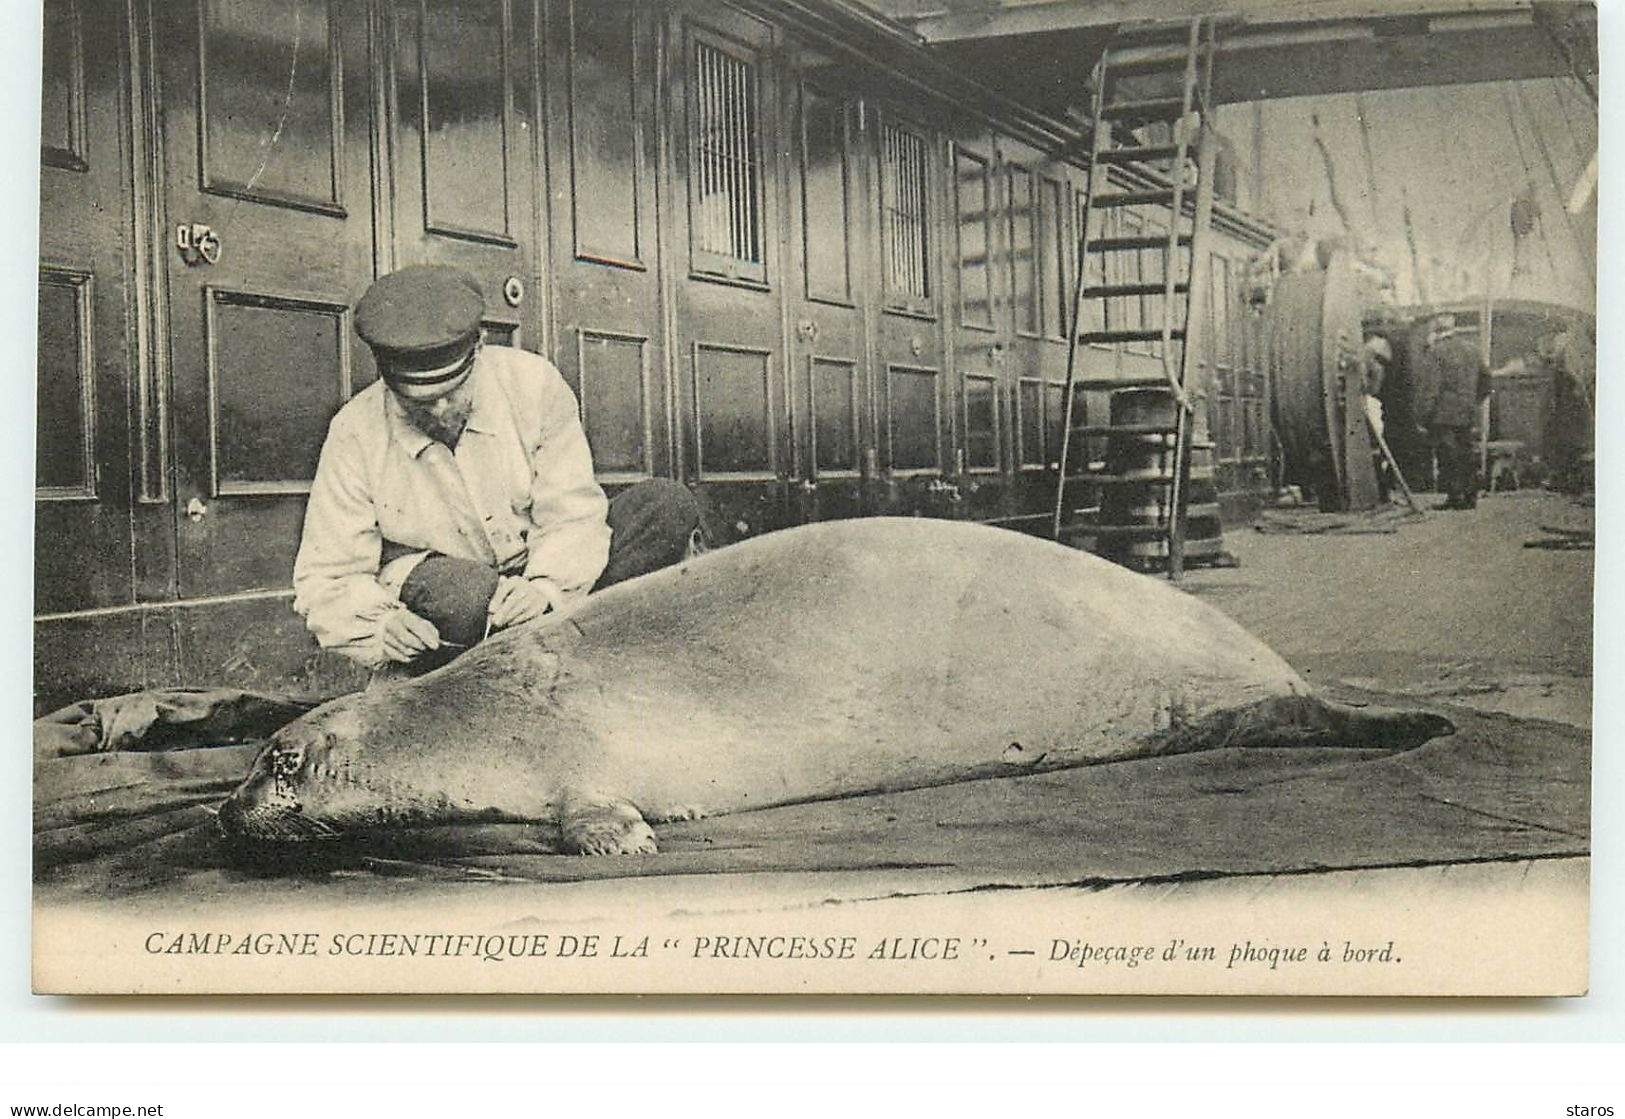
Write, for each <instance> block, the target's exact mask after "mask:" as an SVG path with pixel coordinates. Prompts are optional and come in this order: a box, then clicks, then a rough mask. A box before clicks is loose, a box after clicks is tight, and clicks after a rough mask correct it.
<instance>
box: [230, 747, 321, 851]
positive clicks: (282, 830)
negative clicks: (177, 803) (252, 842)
mask: <svg viewBox="0 0 1625 1119" xmlns="http://www.w3.org/2000/svg"><path fill="white" fill-rule="evenodd" d="M304 764H305V748H304V746H303V745H302V744H301V743H299V742H297V741H286V740H278V739H275V738H273V739H272V740H271V744H270V745H269V746H267V747H266V748H265V749H264V750H262V751H261V752H260V755H259V757H258V758H256V759H255V760H254V767H253V769H251V770H250V771H249V773H248V776H247V777H246V778H244V780H243V783H242V784H241V785H238V786H237V788H236V790H235V791H234V792H233V793H232V794H231V796H230V797H229V798H227V800H226V802H225V803H224V804H222V805H221V806H220V810H219V812H218V814H217V815H216V817H215V819H216V822H217V823H218V825H219V828H220V831H221V832H222V833H223V834H224V835H225V836H227V837H228V838H233V839H259V840H277V841H291V840H306V839H318V838H324V837H326V836H331V835H334V834H336V833H335V831H334V829H333V828H332V827H330V826H328V825H327V824H324V823H322V822H321V821H319V820H315V819H312V818H311V817H309V816H307V815H306V814H305V812H304V805H303V804H302V803H301V797H300V794H299V787H300V778H301V771H302V770H303V768H304Z"/></svg>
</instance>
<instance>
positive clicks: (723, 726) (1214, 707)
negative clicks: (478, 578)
mask: <svg viewBox="0 0 1625 1119" xmlns="http://www.w3.org/2000/svg"><path fill="white" fill-rule="evenodd" d="M1453 729H1454V728H1453V727H1452V726H1451V724H1450V723H1449V721H1448V720H1446V719H1444V718H1442V717H1440V716H1438V715H1434V714H1431V713H1427V712H1420V711H1379V710H1376V709H1369V708H1368V709H1356V708H1351V707H1346V706H1340V705H1336V704H1332V703H1328V702H1325V701H1322V700H1320V699H1317V698H1315V697H1314V696H1313V695H1311V694H1310V691H1309V688H1308V686H1307V685H1306V684H1305V683H1304V681H1303V680H1302V679H1301V678H1300V677H1299V676H1298V675H1297V674H1296V673H1295V672H1294V671H1293V670H1292V669H1291V668H1290V667H1289V666H1288V665H1287V664H1286V663H1285V662H1284V661H1283V660H1281V658H1280V657H1279V656H1277V655H1276V654H1275V653H1274V652H1272V651H1271V650H1270V649H1269V648H1267V647H1266V646H1265V645H1264V644H1262V643H1261V642H1260V641H1258V640H1257V639H1256V638H1254V637H1252V636H1251V635H1250V634H1248V633H1247V632H1246V631H1245V630H1243V629H1242V628H1241V627H1240V626H1238V625H1237V624H1236V623H1235V622H1233V621H1231V620H1230V619H1229V618H1227V617H1225V616H1224V615H1223V614H1221V613H1219V612H1218V611H1217V610H1215V609H1213V608H1212V607H1210V606H1208V605H1207V604H1205V603H1203V602H1201V601H1199V600H1197V599H1195V598H1193V597H1191V596H1189V595H1187V594H1185V593H1182V592H1180V591H1178V590H1175V589H1173V588H1172V587H1170V586H1168V585H1167V584H1166V583H1164V582H1161V581H1159V580H1156V579H1153V578H1148V577H1146V576H1143V575H1137V574H1134V573H1132V572H1129V571H1127V570H1124V569H1123V568H1120V567H1117V566H1115V565H1113V564H1110V563H1107V562H1106V561H1104V560H1101V559H1098V558H1096V557H1093V556H1090V555H1087V554H1084V553H1081V552H1077V551H1073V550H1071V549H1069V548H1065V547H1062V546H1060V545H1057V544H1053V543H1049V542H1047V541H1042V540H1037V539H1033V538H1031V537H1026V536H1022V535H1019V534H1016V533H1013V532H1008V531H1004V530H1000V529H994V528H986V527H982V526H977V525H967V524H958V523H952V522H946V521H934V520H926V519H908V520H903V519H869V520H855V521H838V522H828V523H824V524H816V525H808V526H805V527H801V528H795V529H789V530H786V531H784V532H777V533H770V534H768V535H765V536H762V537H760V538H757V539H755V540H751V541H747V542H745V543H741V544H737V545H735V546H732V547H729V548H726V549H723V550H721V551H718V552H713V553H711V554H709V555H703V556H699V557H696V558H694V559H693V560H691V561H689V562H687V563H685V564H683V565H681V566H679V567H674V568H668V569H666V570H664V571H659V572H656V573H654V574H652V575H648V576H645V577H643V578H640V579H635V580H632V581H630V582H628V583H625V584H622V585H620V586H616V587H614V588H612V589H610V590H607V591H604V592H603V593H601V594H597V595H594V596H593V597H592V598H590V599H588V600H587V602H586V603H585V604H584V605H583V606H582V608H581V609H580V610H578V611H577V612H575V613H574V614H573V615H570V616H568V617H564V618H546V619H542V620H540V621H537V622H534V623H531V624H529V625H526V626H523V627H519V628H517V629H515V630H513V631H510V632H508V633H505V634H502V635H500V636H498V637H496V638H494V639H492V640H490V641H488V642H486V643H484V644H482V645H480V646H478V647H477V648H475V649H473V650H471V651H470V652H468V653H467V654H465V655H464V656H462V657H461V658H459V659H458V660H457V661H455V662H453V663H452V664H450V665H448V666H447V667H445V668H442V669H439V670H438V671H435V672H432V673H430V674H428V675H425V676H423V677H421V678H419V679H417V680H412V681H405V682H401V683H397V684H391V685H387V686H384V687H378V688H373V689H370V690H368V691H366V692H362V693H358V694H355V695H351V696H346V697H343V698H341V699H338V700H335V701H333V702H332V703H329V704H326V705H324V706H322V707H320V708H317V709H316V710H315V711H312V712H311V713H309V714H308V715H306V716H304V717H303V718H301V719H299V720H298V721H296V722H294V723H291V724H289V725H288V726H286V727H284V728H283V729H282V730H280V731H279V732H278V733H277V734H276V735H275V736H274V737H273V739H272V740H271V742H270V743H269V745H268V746H267V747H266V749H265V750H264V751H263V752H262V753H261V755H260V756H259V758H258V759H257V761H256V762H255V764H254V767H253V769H252V771H251V772H250V774H249V775H248V777H247V779H246V780H245V781H244V782H243V784H242V785H241V787H239V788H238V789H237V791H236V792H235V793H233V794H232V796H231V798H230V799H229V800H228V801H227V802H226V803H225V804H224V805H223V806H222V808H221V810H220V814H219V820H220V825H221V827H222V829H223V830H224V831H225V832H226V834H227V835H228V836H233V837H241V838H245V839H249V840H253V841H271V842H272V843H279V842H282V841H287V842H294V841H300V840H310V839H315V838H321V837H330V836H338V835H356V834H368V833H376V832H380V831H388V830H391V829H398V828H407V827H413V826H419V825H430V824H447V823H456V822H460V821H490V820H518V821H535V822H538V823H545V824H549V825H557V827H558V828H559V833H560V839H561V843H562V846H563V847H564V849H565V850H568V851H574V852H581V853H588V854H606V853H652V852H653V851H654V850H655V839H654V833H653V832H652V830H651V829H650V827H649V824H650V823H651V822H653V823H659V822H661V821H667V820H674V819H688V818H693V817H696V816H700V815H706V814H717V813H726V812H736V811H741V810H745V809H754V808H765V807H769V806H771V805H780V804H788V803H794V802H799V801H810V800H819V799H827V798H832V797H841V796H849V795H854V794H861V793H872V792H880V791H890V790H898V789H907V788H918V787H923V786H927V785H934V784H943V783H947V782H952V781H959V780H965V779H970V778H978V777H986V776H993V775H1000V774H1015V773H1019V772H1033V771H1037V770H1048V769H1057V768H1063V767H1071V766H1080V765H1090V764H1095V763H1101V762H1110V761H1118V760H1125V759H1131V758H1144V757H1151V756H1157V755H1167V754H1176V753H1186V752H1191V751H1197V750H1210V749H1218V748H1221V747H1238V746H1299V745H1302V746H1355V747H1368V748H1370V747H1380V748H1387V749H1394V750H1400V749H1408V748H1410V747H1413V746H1416V745H1419V744H1421V743H1422V742H1424V741H1426V740H1428V739H1429V738H1432V737H1435V736H1437V735H1441V734H1448V733H1450V732H1451V731H1452V730H1453Z"/></svg>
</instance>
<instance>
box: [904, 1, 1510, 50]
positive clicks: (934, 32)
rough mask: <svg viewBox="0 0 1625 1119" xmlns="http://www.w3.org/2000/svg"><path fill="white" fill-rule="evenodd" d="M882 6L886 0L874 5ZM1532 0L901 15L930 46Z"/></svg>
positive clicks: (1474, 11)
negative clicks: (1210, 19) (1209, 20)
mask: <svg viewBox="0 0 1625 1119" xmlns="http://www.w3.org/2000/svg"><path fill="white" fill-rule="evenodd" d="M874 6H875V7H876V8H877V9H879V10H881V11H885V9H886V4H885V3H884V2H877V3H875V5H874ZM1532 7H1533V4H1532V3H1531V2H1530V0H1456V2H1455V3H1447V4H1441V3H1440V0H1276V2H1274V3H1270V4H1264V5H1258V6H1241V7H1240V10H1239V11H1238V5H1237V4H1236V0H1005V2H1004V3H999V2H998V0H978V2H976V3H973V4H961V5H954V6H951V7H949V8H948V9H947V10H943V11H939V12H937V13H934V14H931V15H927V16H921V17H916V18H909V17H908V16H907V15H906V14H903V13H901V12H896V13H889V14H894V15H896V16H897V17H898V18H899V19H900V22H902V23H904V24H905V25H906V26H908V27H909V28H910V29H911V30H912V31H913V32H914V34H915V35H917V36H919V38H920V39H921V40H922V41H923V42H925V43H928V44H938V43H958V42H965V41H969V40H986V39H1004V38H1010V37H1014V36H1022V35H1043V34H1051V33H1054V32H1058V31H1089V30H1102V29H1109V28H1116V27H1134V26H1145V25H1148V24H1157V23H1170V22H1176V21H1185V20H1189V19H1190V18H1192V17H1193V16H1226V17H1230V19H1231V20H1233V21H1237V22H1244V23H1246V24H1247V25H1249V26H1268V25H1271V24H1279V23H1305V22H1320V21H1326V20H1351V19H1352V20H1387V19H1394V18H1396V17H1397V18H1400V19H1411V18H1415V17H1417V16H1436V17H1444V18H1466V19H1476V18H1480V17H1482V16H1496V15H1505V14H1516V13H1522V14H1524V15H1525V16H1527V15H1528V14H1529V12H1530V11H1531V9H1532Z"/></svg>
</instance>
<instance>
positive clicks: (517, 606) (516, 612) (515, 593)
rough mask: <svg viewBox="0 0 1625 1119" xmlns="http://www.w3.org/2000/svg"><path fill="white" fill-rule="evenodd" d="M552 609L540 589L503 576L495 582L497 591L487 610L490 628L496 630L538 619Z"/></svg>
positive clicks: (523, 581) (516, 578) (527, 581)
mask: <svg viewBox="0 0 1625 1119" xmlns="http://www.w3.org/2000/svg"><path fill="white" fill-rule="evenodd" d="M552 608H553V603H552V602H550V601H549V600H548V597H547V596H546V595H545V594H543V593H542V589H541V588H540V587H538V586H537V585H536V584H534V583H532V582H531V581H530V580H529V579H524V578H521V577H520V576H518V575H504V576H503V577H502V578H501V579H499V580H497V590H496V593H495V594H493V595H492V596H491V605H490V606H489V607H488V608H487V610H488V612H489V613H490V615H491V628H492V629H494V630H496V629H507V628H508V627H509V626H516V625H518V624H519V623H520V622H528V621H531V620H533V619H535V618H540V617H541V616H542V615H543V614H545V613H547V612H548V611H549V610H551V609H552Z"/></svg>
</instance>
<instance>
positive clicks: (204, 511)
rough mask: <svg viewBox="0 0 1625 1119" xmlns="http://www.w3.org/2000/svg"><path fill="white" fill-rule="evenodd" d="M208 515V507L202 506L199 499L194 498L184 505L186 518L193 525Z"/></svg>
mask: <svg viewBox="0 0 1625 1119" xmlns="http://www.w3.org/2000/svg"><path fill="white" fill-rule="evenodd" d="M208 515H209V507H208V506H207V505H205V504H203V502H202V501H201V500H200V499H198V498H195V497H194V498H192V500H190V501H188V502H187V503H186V517H187V519H188V520H190V521H192V522H193V523H194V524H195V523H196V522H198V521H201V520H202V519H203V518H204V517H207V516H208Z"/></svg>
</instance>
